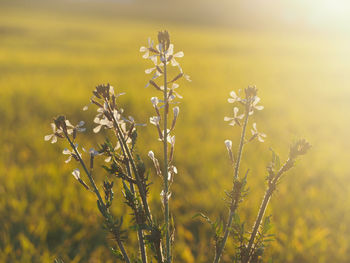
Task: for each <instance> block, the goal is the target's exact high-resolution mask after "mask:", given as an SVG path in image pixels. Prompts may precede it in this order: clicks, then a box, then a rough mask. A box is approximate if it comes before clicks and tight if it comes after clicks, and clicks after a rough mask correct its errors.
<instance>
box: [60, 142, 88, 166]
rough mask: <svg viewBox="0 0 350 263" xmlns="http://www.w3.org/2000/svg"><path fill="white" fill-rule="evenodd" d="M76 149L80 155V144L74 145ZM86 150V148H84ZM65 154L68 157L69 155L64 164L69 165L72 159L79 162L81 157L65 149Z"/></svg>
mask: <svg viewBox="0 0 350 263" xmlns="http://www.w3.org/2000/svg"><path fill="white" fill-rule="evenodd" d="M74 146H75V148H76V149H77V152H78V153H79V151H78V144H75V145H74ZM83 150H84V148H83ZM62 153H63V154H66V155H69V157H68V159H67V160H65V161H64V162H65V163H69V162H70V161H71V160H72V157H73V158H74V159H75V160H76V161H79V157H78V156H77V155H76V153H75V151H74V150H73V151H71V150H68V149H67V148H65V149H64V150H63V151H62ZM79 155H80V156H81V154H80V153H79Z"/></svg>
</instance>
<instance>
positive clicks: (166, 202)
mask: <svg viewBox="0 0 350 263" xmlns="http://www.w3.org/2000/svg"><path fill="white" fill-rule="evenodd" d="M163 59H164V62H163V65H164V92H163V95H164V120H163V123H164V135H163V146H164V174H163V178H164V179H163V181H164V190H163V191H164V220H165V238H166V259H167V263H171V250H170V235H169V200H168V192H169V185H168V110H169V104H168V87H167V67H166V56H165V54H163Z"/></svg>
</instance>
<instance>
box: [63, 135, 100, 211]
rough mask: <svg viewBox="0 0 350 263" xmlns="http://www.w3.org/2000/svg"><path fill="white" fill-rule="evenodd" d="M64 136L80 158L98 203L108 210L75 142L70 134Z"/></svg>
mask: <svg viewBox="0 0 350 263" xmlns="http://www.w3.org/2000/svg"><path fill="white" fill-rule="evenodd" d="M64 135H65V136H66V138H67V140H68V142H69V144H70V146H71V147H72V149H73V150H74V152H75V155H76V156H77V157H78V159H79V162H80V164H81V166H83V168H84V171H85V173H86V175H87V177H88V178H89V181H90V183H91V185H92V188H93V190H94V193H95V194H96V196H97V198H98V201H99V202H100V204H101V205H102V206H103V208H104V209H106V206H105V203H104V202H103V200H102V197H101V195H100V192H99V191H98V189H97V186H96V184H95V181H94V178H92V175H91V174H90V173H89V171H88V169H87V167H86V165H85V163H84V161H83V159H81V156H80V154H79V152H78V150H77V148H76V147H75V145H74V144H73V142H72V141H71V139H70V138H69V136H68V134H66V133H64Z"/></svg>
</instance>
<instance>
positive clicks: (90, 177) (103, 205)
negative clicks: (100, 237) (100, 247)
mask: <svg viewBox="0 0 350 263" xmlns="http://www.w3.org/2000/svg"><path fill="white" fill-rule="evenodd" d="M64 135H65V137H66V139H67V140H68V142H69V144H70V146H71V147H72V149H73V150H74V152H75V154H76V156H77V157H78V159H79V162H80V164H81V166H83V168H84V171H85V173H86V175H87V177H88V178H89V181H90V183H91V186H92V188H93V190H94V193H95V194H96V196H97V198H98V201H99V202H100V204H101V206H102V207H103V209H104V211H105V212H106V213H108V211H107V208H106V205H105V203H104V202H103V200H102V197H101V194H100V192H99V191H98V189H97V186H96V183H95V181H94V178H93V177H92V174H91V173H89V171H88V169H87V167H86V165H85V163H84V161H83V159H82V158H81V156H80V154H79V152H78V150H77V148H76V147H75V145H74V143H73V142H72V140H71V139H70V138H69V136H68V134H67V133H66V132H64ZM117 244H118V246H119V248H120V250H121V251H122V254H123V257H124V260H125V261H126V262H127V263H130V259H129V256H128V254H127V252H126V250H125V248H124V245H123V242H122V241H121V240H120V239H119V238H118V239H117Z"/></svg>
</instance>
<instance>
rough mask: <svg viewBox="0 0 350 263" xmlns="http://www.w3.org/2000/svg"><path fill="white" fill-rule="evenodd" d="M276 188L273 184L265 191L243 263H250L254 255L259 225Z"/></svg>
mask: <svg viewBox="0 0 350 263" xmlns="http://www.w3.org/2000/svg"><path fill="white" fill-rule="evenodd" d="M274 189H275V186H274V185H271V186H270V187H269V188H268V189H267V191H266V193H265V196H264V199H263V201H262V203H261V206H260V209H259V213H258V217H257V218H256V220H255V224H254V227H253V231H252V233H251V235H250V239H249V243H248V247H247V250H246V254H245V255H244V258H243V259H242V263H248V262H249V260H250V257H251V256H252V253H251V252H252V251H251V249H252V246H253V244H254V239H255V237H256V234H257V233H258V230H259V227H260V224H261V220H262V219H263V217H264V214H265V211H266V207H267V205H268V204H269V201H270V198H271V195H272V193H273V190H274Z"/></svg>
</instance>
